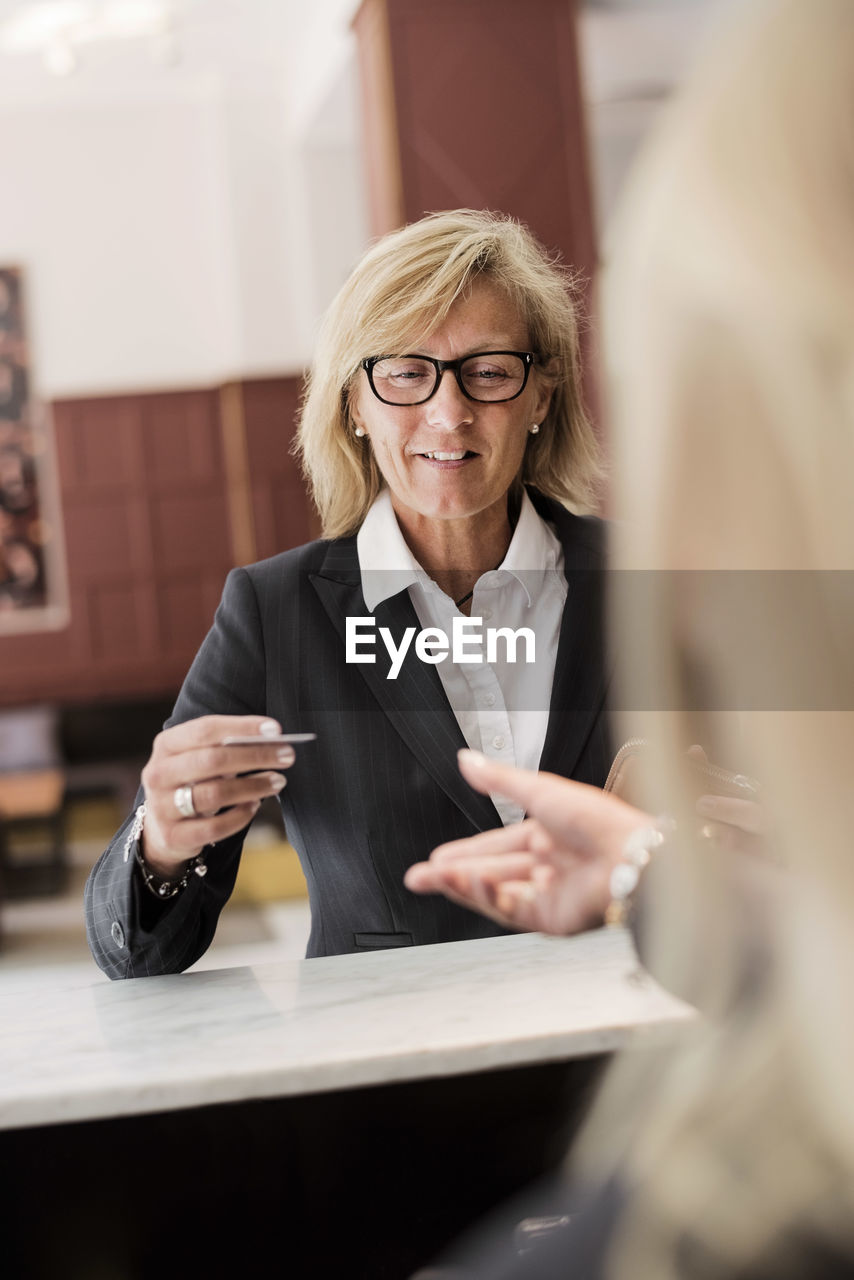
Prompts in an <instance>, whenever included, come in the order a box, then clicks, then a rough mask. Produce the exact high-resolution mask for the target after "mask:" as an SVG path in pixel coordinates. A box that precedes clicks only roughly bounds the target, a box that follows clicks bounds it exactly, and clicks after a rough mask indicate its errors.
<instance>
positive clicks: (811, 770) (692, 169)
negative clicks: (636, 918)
mask: <svg viewBox="0 0 854 1280" xmlns="http://www.w3.org/2000/svg"><path fill="white" fill-rule="evenodd" d="M603 309H604V314H605V327H606V349H607V350H608V353H609V355H608V358H609V361H610V369H609V387H610V394H611V405H610V408H611V414H612V418H613V425H614V433H615V457H616V468H617V480H616V485H617V487H616V497H615V506H616V509H617V510H618V512H619V514H620V517H621V519H620V521H619V522H618V523H617V527H616V532H615V536H614V540H613V541H614V546H613V552H614V563H616V564H617V565H619V566H621V567H623V568H627V569H639V570H649V569H654V570H659V569H664V570H693V569H714V570H721V571H727V572H726V573H725V574H722V575H717V576H716V580H718V581H720V582H723V583H724V584H725V585H724V589H723V593H722V595H721V596H720V597H719V598H718V605H717V607H710V605H709V604H708V601H707V595H708V592H707V591H706V590H705V589H704V586H703V583H704V579H703V578H702V577H701V576H698V575H695V574H692V573H685V574H652V575H647V576H646V578H645V579H644V580H645V581H647V582H649V583H651V584H653V586H652V588H651V589H649V590H648V591H645V592H644V593H643V597H642V598H643V602H644V604H643V607H642V609H641V610H640V613H639V612H638V610H637V608H636V606H637V603H638V592H637V590H635V591H634V593H633V603H634V606H635V611H634V613H633V614H632V615H631V617H630V618H629V617H628V616H627V612H626V611H627V609H628V605H627V604H626V601H625V599H624V598H623V596H622V593H621V592H620V591H619V590H618V591H617V592H616V595H615V598H614V601H613V617H612V623H613V626H614V627H615V628H616V630H617V633H618V634H621V635H630V636H631V639H632V646H634V647H636V648H637V649H639V650H640V651H641V652H642V654H643V657H644V659H645V661H646V663H647V664H648V665H647V667H646V672H647V675H649V672H650V671H651V672H653V673H654V681H653V683H655V682H657V683H658V688H659V689H661V690H664V691H665V693H666V695H667V697H669V698H671V699H672V700H673V701H672V705H674V706H676V707H679V706H683V707H684V706H691V705H692V704H693V703H696V702H704V703H705V706H706V710H705V711H696V712H690V713H689V712H688V711H675V712H674V713H673V714H672V715H669V716H662V718H661V726H660V728H661V738H660V743H661V749H660V754H659V759H658V761H657V763H656V766H655V769H656V777H657V780H658V781H659V782H661V780H662V779H664V780H665V782H666V784H667V788H668V789H669V795H670V796H671V797H675V803H674V807H675V808H676V810H677V811H678V812H679V814H680V819H681V821H682V822H684V823H686V824H687V825H688V827H689V829H690V828H692V827H693V828H696V824H697V819H696V816H695V815H693V814H692V812H691V809H692V806H691V805H690V804H689V803H688V802H687V801H686V800H685V799H683V797H685V796H686V795H687V791H686V790H685V789H684V787H682V778H681V773H680V769H681V762H682V761H683V759H684V755H683V752H684V747H685V745H686V744H687V743H691V742H696V741H699V742H702V743H704V745H706V746H707V749H708V750H709V754H710V755H712V756H713V758H716V759H718V760H719V761H720V762H721V763H724V764H726V763H729V762H731V763H733V764H734V765H735V767H738V768H743V769H744V770H745V771H748V772H751V773H754V774H756V775H757V776H758V777H759V778H760V779H761V781H762V783H763V787H764V792H763V795H764V800H765V803H766V805H767V808H768V811H769V814H770V818H771V821H772V823H773V824H774V829H775V831H774V848H775V851H776V853H777V854H779V856H780V857H781V859H782V861H783V862H784V864H785V868H786V869H785V870H782V871H776V870H774V869H771V868H767V867H765V868H762V867H760V866H757V867H756V871H757V874H758V875H760V877H761V876H762V875H764V876H765V877H766V880H767V882H763V886H762V893H761V894H760V896H759V897H758V898H757V899H756V900H754V901H753V902H752V904H750V900H749V899H746V898H745V896H744V893H743V891H742V890H741V889H739V888H738V887H737V886H736V885H735V883H734V880H733V875H732V871H733V864H732V861H731V860H730V858H729V857H728V856H727V855H726V854H725V852H723V851H721V850H720V849H717V850H716V849H715V848H714V847H713V846H712V845H711V844H710V843H709V842H704V841H700V840H696V841H686V842H685V843H684V848H683V847H681V846H680V848H679V857H678V859H674V862H673V865H672V866H669V867H668V874H667V875H666V876H665V875H664V874H662V875H661V877H660V880H659V881H658V883H657V887H656V890H655V892H654V894H653V896H652V902H651V903H650V915H649V919H648V924H649V934H650V943H651V957H652V962H653V963H652V967H653V969H654V971H655V972H657V973H661V974H662V975H665V976H669V978H670V979H671V980H673V981H675V982H677V983H678V985H679V989H680V990H681V991H682V992H684V994H685V995H686V996H687V997H688V998H690V999H691V1000H693V1001H696V1003H697V1004H698V1006H699V1007H701V1008H702V1009H703V1010H704V1011H706V1012H707V1014H708V1016H707V1017H705V1018H703V1019H701V1020H700V1021H699V1023H698V1025H697V1026H696V1027H694V1028H692V1030H691V1032H690V1033H689V1035H688V1036H687V1037H686V1041H685V1043H684V1045H683V1044H681V1042H680V1044H679V1045H678V1046H677V1047H676V1048H675V1049H673V1050H672V1051H668V1052H665V1053H664V1054H663V1055H661V1056H659V1055H658V1053H649V1052H645V1053H642V1054H639V1053H637V1052H634V1053H628V1054H626V1055H624V1057H623V1058H622V1059H620V1060H619V1061H618V1062H617V1064H616V1065H615V1069H614V1071H613V1072H612V1073H611V1075H610V1076H609V1079H608V1081H607V1082H606V1087H605V1089H604V1092H603V1094H602V1096H601V1097H600V1099H599V1102H598V1105H597V1108H596V1110H595V1114H594V1115H593V1117H592V1118H591V1121H590V1123H589V1125H588V1127H587V1130H586V1132H585V1135H584V1139H583V1141H582V1143H581V1144H580V1146H579V1148H578V1149H577V1159H578V1161H579V1164H580V1166H581V1168H582V1169H584V1168H585V1167H586V1168H587V1169H588V1171H591V1170H592V1171H594V1172H596V1173H597V1174H599V1175H601V1174H603V1173H606V1172H607V1171H608V1170H609V1169H614V1168H616V1169H618V1170H619V1171H620V1172H621V1174H622V1176H623V1177H624V1178H625V1179H627V1181H628V1184H629V1189H630V1199H629V1202H628V1208H627V1209H626V1211H625V1213H624V1214H623V1215H622V1217H621V1220H620V1222H619V1224H618V1229H617V1231H616V1232H615V1235H614V1238H613V1243H612V1246H611V1249H610V1254H609V1269H608V1273H609V1274H611V1275H613V1276H618V1277H625V1278H626V1280H628V1278H629V1277H632V1278H633V1280H634V1278H636V1277H638V1276H642V1277H655V1280H667V1278H668V1277H671V1276H676V1275H682V1276H684V1275H688V1276H699V1275H702V1276H703V1277H706V1276H715V1275H724V1276H732V1275H733V1274H736V1273H738V1274H740V1273H741V1272H742V1270H745V1269H747V1268H749V1267H750V1265H751V1264H754V1263H755V1264H757V1265H759V1264H760V1263H761V1264H762V1266H763V1267H764V1268H765V1274H766V1275H780V1276H783V1275H785V1274H789V1271H788V1267H789V1266H791V1267H792V1269H793V1273H799V1274H810V1268H809V1265H808V1263H809V1255H807V1258H806V1261H804V1260H803V1259H801V1260H800V1263H799V1259H798V1254H797V1252H796V1251H795V1249H794V1247H793V1245H792V1242H791V1240H788V1241H786V1243H785V1245H784V1242H783V1235H784V1232H787V1231H791V1230H792V1229H795V1230H797V1231H803V1232H804V1233H805V1235H807V1236H808V1237H810V1238H811V1239H813V1240H815V1239H818V1240H822V1239H824V1240H828V1241H830V1242H838V1243H841V1244H842V1246H843V1248H847V1249H848V1250H849V1251H850V1255H851V1256H852V1257H854V1088H852V1079H854V1016H852V994H851V993H852V990H854V856H852V851H853V850H854V787H852V783H851V776H852V766H854V713H852V711H851V710H850V708H852V707H854V690H852V669H851V668H852V654H854V607H853V606H852V599H851V597H852V592H851V590H850V586H849V583H850V580H851V578H852V576H854V575H852V573H851V570H852V567H854V500H852V495H854V3H852V0H808V2H805V0H759V3H751V4H749V5H746V4H745V3H744V2H743V0H742V3H740V4H739V5H737V6H736V8H735V10H734V12H733V14H732V25H731V26H728V27H727V28H725V29H722V30H721V32H720V35H719V38H718V40H717V41H716V43H715V45H714V46H712V47H711V48H710V51H709V53H708V55H707V56H706V57H705V59H704V61H703V64H702V65H701V66H700V67H699V68H697V70H696V74H695V76H694V78H693V79H692V80H691V82H690V84H689V87H688V88H687V89H686V90H685V91H684V92H683V93H681V94H680V95H679V96H678V99H677V100H676V101H675V102H674V103H673V105H672V108H671V109H670V111H669V114H668V115H667V118H666V119H665V120H664V122H663V124H662V127H661V130H660V132H659V133H658V134H657V136H656V139H655V141H654V143H653V145H652V146H651V148H650V149H649V150H648V151H647V152H646V154H645V156H644V158H643V159H642V161H641V163H640V165H639V166H638V168H637V170H636V172H635V175H634V180H633V185H632V189H631V191H630V193H629V195H628V197H627V199H626V201H625V204H624V206H623V208H622V217H621V220H620V221H619V222H618V223H617V225H616V228H615V235H614V245H613V254H612V266H611V268H610V270H609V272H608V276H607V279H606V283H605V286H604V288H603ZM773 570H800V571H803V570H806V571H811V570H821V571H830V572H822V573H812V572H806V573H803V572H801V573H797V574H795V573H792V574H787V575H786V576H785V577H782V576H780V575H775V574H773V573H772V572H771V571H773ZM840 570H841V571H843V572H835V571H840ZM729 571H741V572H740V573H730V572H729ZM743 571H750V577H749V578H747V577H746V575H745V573H744V572H743ZM844 571H848V572H847V573H845V572H844ZM618 576H620V577H621V578H623V579H624V580H625V582H627V583H629V582H631V581H632V580H635V583H636V580H637V577H638V575H634V574H628V575H618ZM706 580H709V579H708V575H706ZM745 582H746V583H747V588H746V590H745V589H744V584H745ZM732 583H741V586H740V587H739V588H738V589H736V590H735V591H734V592H733V595H732V597H731V599H741V600H742V601H743V602H744V606H743V608H741V609H737V610H733V609H730V610H729V611H727V610H726V609H724V608H721V607H720V599H726V598H727V597H728V592H729V590H730V587H731V584H732ZM727 584H729V585H727ZM628 594H631V593H629V592H627V595H628ZM629 621H630V622H631V627H630V628H629V625H628V624H629ZM735 636H737V637H738V639H737V642H736V640H735V639H734V637H735ZM805 655H806V656H805ZM763 667H764V668H766V669H773V670H775V671H776V670H780V671H782V672H784V673H785V678H784V681H783V688H782V689H780V690H778V695H779V697H778V701H776V702H775V701H773V700H772V701H771V702H769V703H766V704H765V705H761V706H760V707H759V709H756V710H746V711H742V712H741V713H740V714H738V715H733V714H729V715H727V714H722V711H723V710H724V709H726V708H728V707H732V706H733V705H734V704H735V703H736V699H737V691H738V689H739V687H740V683H741V680H742V673H743V671H744V670H745V669H747V670H748V671H753V672H755V673H760V674H761V673H762V670H763ZM621 693H622V694H623V695H624V696H623V705H630V700H631V697H632V695H633V693H637V690H635V689H633V688H632V672H631V671H625V670H624V672H623V679H622V686H621ZM618 701H619V699H618ZM793 708H794V710H793ZM634 727H635V725H634V724H632V725H631V728H634ZM659 792H660V788H659ZM746 903H748V905H747V907H746V909H745V904H746ZM760 939H761V940H762V942H763V944H764V945H765V946H766V947H767V953H768V967H767V968H766V969H761V967H758V966H757V964H756V958H755V956H754V957H751V948H754V947H755V946H756V945H757V942H758V940H760ZM691 1246H693V1248H692V1247H691ZM784 1253H785V1259H784V1257H783V1254H784ZM769 1259H770V1262H769ZM813 1261H815V1260H814V1259H813ZM799 1268H800V1269H799Z"/></svg>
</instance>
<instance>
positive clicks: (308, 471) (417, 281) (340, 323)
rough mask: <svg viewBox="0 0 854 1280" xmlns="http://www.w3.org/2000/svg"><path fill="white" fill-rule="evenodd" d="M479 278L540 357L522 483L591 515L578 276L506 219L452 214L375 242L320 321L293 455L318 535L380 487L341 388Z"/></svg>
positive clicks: (415, 336)
mask: <svg viewBox="0 0 854 1280" xmlns="http://www.w3.org/2000/svg"><path fill="white" fill-rule="evenodd" d="M478 279H485V280H489V281H490V282H491V283H494V284H496V285H498V286H499V287H500V288H501V289H503V290H504V291H505V293H506V294H507V296H508V297H509V298H510V299H511V301H512V302H513V303H515V305H516V306H517V308H518V310H519V314H520V316H521V318H522V320H523V321H524V322H525V324H526V325H527V327H528V335H529V340H530V343H531V347H532V350H534V351H535V352H536V353H537V354H538V355H539V356H540V357H542V360H543V363H541V364H538V365H537V366H535V369H534V376H536V377H541V378H545V379H546V380H547V381H548V382H549V383H551V384H552V385H553V387H554V391H553V394H552V400H551V405H550V407H549V410H548V413H547V415H546V417H545V419H544V421H543V424H542V428H543V429H542V431H541V432H540V433H539V435H538V436H536V437H532V438H531V440H530V441H529V443H528V447H527V451H526V455H525V460H524V464H523V470H522V475H521V477H520V478H521V480H522V481H524V482H527V483H530V484H532V485H535V486H536V487H537V488H538V489H540V490H541V491H542V492H543V493H544V494H546V495H547V496H548V497H551V498H555V499H557V500H558V501H559V502H562V503H564V504H565V505H566V506H569V507H571V508H573V509H575V510H577V511H582V512H583V511H589V510H592V509H594V507H595V505H596V500H597V485H598V483H599V481H600V479H601V470H600V461H599V450H598V445H597V441H596V437H595V434H594V431H593V428H592V426H591V423H590V421H589V419H588V416H587V413H586V411H585V408H584V405H583V402H582V395H581V375H582V367H581V355H580V346H579V311H580V307H579V283H578V280H577V278H576V277H574V276H572V275H571V274H570V273H569V272H568V271H567V270H565V269H564V268H562V267H560V266H559V265H558V264H557V263H556V262H555V261H553V260H551V259H550V258H549V257H548V255H547V254H546V252H545V250H544V249H543V248H542V247H541V246H540V245H539V244H538V243H537V241H536V240H535V239H534V237H533V236H532V235H531V233H530V231H528V230H527V228H525V227H524V226H522V224H521V223H519V222H517V221H515V220H514V219H513V218H509V217H505V216H503V215H501V214H496V213H489V212H481V211H477V210H472V209H456V210H453V211H451V212H445V213H433V214H430V215H428V216H427V217H425V218H422V219H421V220H420V221H418V222H415V223H412V224H411V225H409V226H406V227H404V228H402V229H401V230H399V231H394V232H392V233H391V234H390V235H387V236H384V237H383V238H382V239H381V240H379V241H377V242H376V243H375V244H374V245H373V246H372V247H371V248H370V249H369V250H368V251H367V252H366V253H365V255H364V257H363V258H362V259H361V260H360V262H359V263H358V264H357V265H356V267H355V269H354V270H353V272H352V274H351V276H350V278H349V279H348V280H347V282H346V284H345V285H344V287H343V288H342V289H341V290H340V292H339V293H338V295H337V297H336V298H335V299H334V301H333V302H332V304H331V306H330V307H329V309H328V311H327V313H326V315H325V317H324V320H323V323H322V326H321V329H320V333H319V336H318V339H317V343H316V348H315V357H314V361H313V367H312V370H311V373H310V375H309V378H308V381H307V386H306V393H305V397H304V400H303V404H302V408H301V412H300V418H299V426H298V432H297V439H296V442H295V450H296V452H297V453H298V454H299V456H300V457H301V459H302V465H303V470H304V472H305V475H306V478H307V480H308V483H309V486H310V490H311V494H312V497H313V499H314V502H315V505H316V506H317V509H318V511H319V512H320V517H321V521H322V525H323V534H324V536H325V537H328V538H335V537H342V536H345V535H347V534H351V533H353V532H354V531H355V530H356V529H357V528H358V527H359V525H360V524H361V523H362V521H363V519H364V518H365V515H366V514H367V511H368V509H369V507H370V505H371V503H372V502H373V500H374V498H375V497H376V496H377V493H378V492H379V490H380V488H381V486H382V477H381V475H380V472H379V469H378V467H377V465H376V462H375V461H374V458H373V456H372V453H371V451H370V449H369V448H368V447H367V446H366V444H365V443H360V441H359V440H358V439H355V438H354V431H353V421H352V416H351V409H350V393H351V389H352V387H353V383H354V380H355V378H356V377H357V375H358V373H359V364H360V361H361V360H362V359H364V358H365V357H367V356H371V355H379V354H382V353H392V352H399V351H400V348H401V344H406V343H409V342H415V341H418V340H419V339H420V338H423V337H426V336H427V334H429V333H430V331H431V330H432V329H434V328H435V327H436V326H437V325H439V324H441V323H442V321H443V320H444V319H445V317H446V316H447V315H448V312H449V311H450V309H451V307H452V306H453V304H454V302H455V301H456V300H457V298H459V297H460V296H462V295H464V294H465V293H466V291H467V290H468V289H469V288H470V286H471V285H472V283H473V282H474V281H475V280H478Z"/></svg>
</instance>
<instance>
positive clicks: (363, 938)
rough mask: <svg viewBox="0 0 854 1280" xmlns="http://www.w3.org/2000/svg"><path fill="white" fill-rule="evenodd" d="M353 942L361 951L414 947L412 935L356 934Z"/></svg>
mask: <svg viewBox="0 0 854 1280" xmlns="http://www.w3.org/2000/svg"><path fill="white" fill-rule="evenodd" d="M353 942H354V943H355V945H356V947H357V948H358V949H359V950H360V951H387V950H389V949H390V948H391V947H411V946H413V945H414V943H413V941H412V934H411V933H354V934H353Z"/></svg>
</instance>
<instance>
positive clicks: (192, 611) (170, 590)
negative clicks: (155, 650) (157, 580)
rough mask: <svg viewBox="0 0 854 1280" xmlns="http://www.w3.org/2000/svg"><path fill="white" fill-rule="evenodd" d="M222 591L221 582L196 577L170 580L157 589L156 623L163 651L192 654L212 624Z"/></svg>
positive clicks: (166, 652) (169, 653) (217, 579)
mask: <svg viewBox="0 0 854 1280" xmlns="http://www.w3.org/2000/svg"><path fill="white" fill-rule="evenodd" d="M221 591H222V580H220V579H219V578H216V579H215V580H214V581H213V582H211V581H210V580H203V579H200V578H198V577H195V576H192V577H184V578H173V579H172V581H170V582H164V583H162V584H161V586H160V590H159V599H160V624H161V629H162V632H161V633H162V641H163V652H164V653H165V654H168V655H173V654H175V655H186V654H187V653H191V654H192V653H194V652H195V650H196V649H197V648H198V646H199V643H200V641H201V640H202V638H203V637H204V635H205V634H206V632H207V630H208V628H209V627H210V625H211V623H212V622H213V615H214V611H215V609H216V605H217V602H218V601H219V597H220V594H221Z"/></svg>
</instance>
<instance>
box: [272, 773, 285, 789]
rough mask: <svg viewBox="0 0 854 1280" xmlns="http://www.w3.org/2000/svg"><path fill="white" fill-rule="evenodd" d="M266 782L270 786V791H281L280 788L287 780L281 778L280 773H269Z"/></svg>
mask: <svg viewBox="0 0 854 1280" xmlns="http://www.w3.org/2000/svg"><path fill="white" fill-rule="evenodd" d="M267 781H268V782H269V784H270V790H271V791H281V789H282V787H283V786H284V785H285V783H286V782H287V778H283V777H282V775H281V774H280V773H271V774H269V776H268V778H267Z"/></svg>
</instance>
